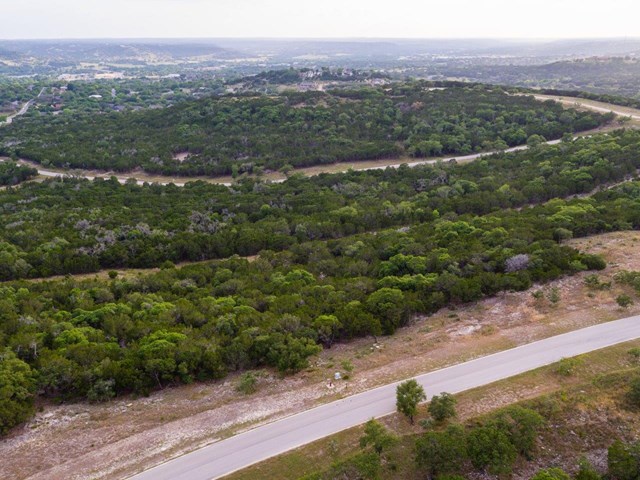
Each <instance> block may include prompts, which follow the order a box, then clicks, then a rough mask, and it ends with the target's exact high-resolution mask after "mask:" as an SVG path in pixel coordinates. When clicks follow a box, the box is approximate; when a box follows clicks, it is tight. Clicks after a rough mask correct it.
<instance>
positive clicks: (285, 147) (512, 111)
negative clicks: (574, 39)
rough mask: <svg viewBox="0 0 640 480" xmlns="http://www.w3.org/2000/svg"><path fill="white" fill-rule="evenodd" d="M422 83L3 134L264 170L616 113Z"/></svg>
mask: <svg viewBox="0 0 640 480" xmlns="http://www.w3.org/2000/svg"><path fill="white" fill-rule="evenodd" d="M430 85H431V84H429V83H426V82H409V83H400V84H393V85H390V86H387V87H384V88H361V89H355V90H353V89H351V90H333V91H330V92H309V93H294V92H291V93H283V94H281V95H277V96H259V95H255V94H243V95H231V96H218V97H209V98H206V99H200V100H197V101H185V102H180V103H178V104H176V105H174V106H173V107H171V108H166V109H157V110H144V111H141V112H128V113H110V114H100V115H88V114H86V115H82V114H80V115H78V116H71V117H69V116H66V115H60V116H56V117H54V118H49V117H46V118H45V117H38V116H32V117H31V118H25V119H21V121H19V122H14V124H12V125H10V126H8V127H6V128H4V129H2V130H1V131H0V155H1V154H4V155H9V156H12V157H14V158H16V157H23V158H28V159H31V160H35V161H38V162H40V163H42V164H43V165H45V166H47V165H49V166H50V165H55V166H58V167H71V168H98V169H104V170H115V171H131V170H133V169H135V168H138V167H142V168H143V169H144V170H145V171H147V172H152V173H162V174H170V175H222V174H236V173H243V172H253V173H258V172H259V171H263V170H264V169H270V170H276V169H280V168H282V167H285V166H293V167H303V166H310V165H316V164H324V163H334V162H340V161H347V160H366V159H379V158H385V157H394V158H395V157H400V156H405V155H410V156H414V157H432V156H439V155H444V154H451V155H457V154H468V153H473V152H478V151H482V150H491V149H496V150H499V149H504V148H506V147H508V146H513V145H519V144H523V143H525V142H526V141H527V139H528V138H529V137H530V136H532V135H540V136H542V137H544V138H546V139H555V138H560V137H562V135H563V134H566V133H572V132H576V131H582V130H587V129H590V128H593V127H597V126H598V125H602V124H604V123H606V122H607V121H609V120H610V119H611V116H609V115H598V114H595V113H586V112H578V111H575V110H565V109H563V108H562V106H560V105H558V104H556V103H554V102H545V103H541V102H538V101H536V100H535V99H533V98H532V97H527V96H519V95H509V94H508V93H507V92H505V91H504V90H502V89H500V88H499V87H487V86H481V85H468V86H460V85H452V86H451V87H449V88H445V89H433V88H432V87H431V86H430Z"/></svg>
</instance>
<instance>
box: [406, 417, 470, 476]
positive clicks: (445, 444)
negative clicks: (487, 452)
mask: <svg viewBox="0 0 640 480" xmlns="http://www.w3.org/2000/svg"><path fill="white" fill-rule="evenodd" d="M466 458H467V446H466V438H465V433H464V430H463V429H462V427H460V426H457V425H451V426H449V427H448V428H447V429H446V430H444V431H429V432H426V433H424V434H423V435H422V436H421V437H420V438H419V439H418V440H417V441H416V462H417V464H418V467H419V468H420V469H423V470H424V471H426V472H427V474H428V475H429V478H432V477H433V476H438V478H440V475H442V474H450V473H456V472H458V471H459V470H460V469H461V467H462V465H463V463H464V461H465V459H466Z"/></svg>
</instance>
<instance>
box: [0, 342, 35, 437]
mask: <svg viewBox="0 0 640 480" xmlns="http://www.w3.org/2000/svg"><path fill="white" fill-rule="evenodd" d="M35 390H36V381H35V372H34V371H33V370H32V369H31V367H30V366H29V365H28V364H27V363H25V362H23V361H22V360H20V359H19V358H16V356H15V355H14V354H13V352H11V351H10V350H8V349H5V350H0V435H4V434H5V433H7V432H8V431H9V429H11V427H13V426H15V425H18V424H20V423H22V422H24V421H25V420H28V419H29V417H31V415H32V414H33V399H34V394H35Z"/></svg>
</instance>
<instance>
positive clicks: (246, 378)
mask: <svg viewBox="0 0 640 480" xmlns="http://www.w3.org/2000/svg"><path fill="white" fill-rule="evenodd" d="M236 390H237V391H238V392H240V393H244V394H245V395H251V394H252V393H255V392H256V390H258V378H257V377H256V375H255V374H254V373H253V372H247V373H243V374H242V375H240V381H239V382H238V385H237V386H236Z"/></svg>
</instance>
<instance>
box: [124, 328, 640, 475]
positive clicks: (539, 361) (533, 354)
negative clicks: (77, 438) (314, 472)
mask: <svg viewBox="0 0 640 480" xmlns="http://www.w3.org/2000/svg"><path fill="white" fill-rule="evenodd" d="M637 338H640V316H634V317H629V318H625V319H622V320H616V321H613V322H608V323H604V324H600V325H596V326H592V327H588V328H584V329H581V330H575V331H573V332H569V333H565V334H562V335H557V336H555V337H550V338H547V339H544V340H540V341H537V342H533V343H529V344H526V345H523V346H520V347H516V348H513V349H510V350H505V351H502V352H499V353H496V354H493V355H488V356H485V357H481V358H478V359H476V360H472V361H470V362H466V363H461V364H458V365H454V366H451V367H448V368H444V369H441V370H437V371H435V372H431V373H427V374H424V375H421V376H419V377H417V380H418V382H419V383H420V384H422V385H423V386H424V388H425V391H426V392H427V394H428V395H434V394H437V393H439V392H444V391H446V392H450V393H457V392H461V391H465V390H469V389H472V388H476V387H479V386H482V385H487V384H490V383H493V382H496V381H498V380H502V379H505V378H509V377H511V376H514V375H518V374H520V373H523V372H526V371H529V370H533V369H536V368H539V367H542V366H544V365H548V364H550V363H553V362H556V361H558V360H560V359H562V358H564V357H571V356H575V355H581V354H584V353H587V352H591V351H594V350H599V349H601V348H605V347H608V346H612V345H616V344H618V343H623V342H627V341H630V340H634V339H637ZM397 385H398V382H396V383H392V384H389V385H385V386H382V387H379V388H375V389H373V390H369V391H366V392H363V393H361V394H358V395H353V396H350V397H347V398H344V399H342V400H338V401H336V402H332V403H329V404H326V405H322V406H320V407H316V408H313V409H311V410H307V411H305V412H302V413H300V414H297V415H293V416H290V417H286V418H284V419H282V420H279V421H276V422H273V423H270V424H267V425H264V426H262V427H258V428H255V429H253V430H249V431H247V432H245V433H242V434H240V435H236V436H234V437H231V438H228V439H225V440H222V441H219V442H217V443H214V444H212V445H210V446H208V447H205V448H202V449H200V450H196V451H195V452H193V453H190V454H187V455H184V456H182V457H178V458H176V459H174V460H172V461H169V462H167V463H164V464H162V465H159V466H158V467H155V468H152V469H150V470H147V471H146V472H143V473H141V474H139V475H136V476H134V477H131V478H132V479H133V480H152V479H153V480H169V479H172V480H187V479H189V480H209V479H211V478H220V477H223V476H225V475H228V474H230V473H232V472H234V471H237V470H240V469H242V468H244V467H247V466H249V465H252V464H254V463H257V462H259V461H262V460H265V459H267V458H270V457H273V456H275V455H278V454H281V453H283V452H286V451H288V450H291V449H294V448H296V447H299V446H301V445H304V444H307V443H310V442H313V441H315V440H318V439H320V438H323V437H325V436H328V435H331V434H334V433H337V432H339V431H342V430H345V429H348V428H350V427H353V426H356V425H359V424H361V423H364V422H365V421H367V420H368V419H369V418H372V417H381V416H385V415H388V414H390V413H393V412H394V411H395V389H396V386H397Z"/></svg>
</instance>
